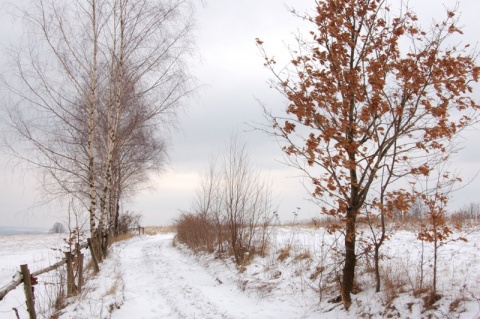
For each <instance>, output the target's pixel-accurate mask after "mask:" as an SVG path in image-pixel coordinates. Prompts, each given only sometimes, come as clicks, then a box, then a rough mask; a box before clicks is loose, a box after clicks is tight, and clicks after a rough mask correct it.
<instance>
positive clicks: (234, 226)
mask: <svg viewBox="0 0 480 319" xmlns="http://www.w3.org/2000/svg"><path fill="white" fill-rule="evenodd" d="M272 203H273V200H272V190H271V184H270V182H269V180H268V178H266V176H264V175H263V174H261V173H260V172H259V171H257V170H256V169H255V168H254V167H253V165H252V164H251V163H250V160H249V156H248V153H247V151H246V144H245V143H244V142H242V141H241V139H240V138H239V137H238V136H237V135H235V136H233V137H232V138H231V140H230V144H229V146H228V148H227V149H226V150H225V152H224V153H222V156H221V157H218V158H217V157H214V158H213V159H212V161H211V163H210V166H209V169H208V170H207V172H206V174H205V177H204V179H203V181H202V183H201V185H200V188H199V190H198V192H197V196H196V198H195V200H194V203H193V210H194V212H195V214H196V216H200V219H199V218H198V217H196V216H195V215H192V214H184V215H183V216H182V217H181V218H180V219H179V220H178V221H177V230H178V231H181V232H182V233H181V236H179V238H184V239H189V240H190V241H192V240H193V241H194V240H195V239H197V240H199V241H201V243H199V245H200V244H201V245H204V244H203V243H204V242H205V241H206V240H205V237H204V236H201V235H198V236H193V235H191V234H190V233H194V232H200V231H201V232H202V233H204V234H206V232H207V230H206V229H210V228H211V227H214V228H215V229H216V231H215V232H216V234H215V237H216V244H217V245H216V246H217V250H218V252H222V251H223V244H224V242H227V243H228V248H229V250H230V254H231V255H232V256H233V257H234V258H235V262H236V263H237V265H239V266H240V265H242V264H243V263H244V262H245V261H246V260H248V258H250V256H253V254H255V253H257V252H258V250H259V249H260V253H261V252H262V250H263V249H264V248H265V244H266V241H267V240H268V238H267V231H268V229H267V226H268V225H269V222H270V220H271V219H272V217H273V216H271V215H272V214H273V211H274V209H273V204H272ZM193 221H195V222H196V223H197V224H198V225H199V226H198V227H192V226H191V225H192V224H193ZM200 225H203V226H204V227H203V228H200ZM208 232H210V230H208ZM207 239H208V240H210V236H209V238H207ZM188 244H189V245H190V246H192V247H193V246H195V243H192V242H189V243H188ZM207 246H208V245H207Z"/></svg>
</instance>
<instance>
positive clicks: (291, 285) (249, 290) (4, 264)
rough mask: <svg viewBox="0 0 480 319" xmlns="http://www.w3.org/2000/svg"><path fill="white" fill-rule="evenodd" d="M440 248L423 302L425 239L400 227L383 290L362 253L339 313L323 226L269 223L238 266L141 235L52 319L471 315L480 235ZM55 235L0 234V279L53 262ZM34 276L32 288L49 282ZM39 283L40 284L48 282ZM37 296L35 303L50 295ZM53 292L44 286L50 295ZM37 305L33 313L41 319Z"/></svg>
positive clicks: (116, 249)
mask: <svg viewBox="0 0 480 319" xmlns="http://www.w3.org/2000/svg"><path fill="white" fill-rule="evenodd" d="M459 236H463V237H466V238H467V239H468V242H463V241H454V242H450V243H448V244H447V245H445V246H443V247H441V248H440V256H439V275H438V292H439V293H440V294H441V295H442V298H441V299H440V300H439V301H437V302H436V303H435V304H434V306H433V307H432V308H431V309H425V307H424V301H423V299H422V298H423V297H425V296H426V295H428V292H427V291H426V289H425V288H428V287H429V285H430V284H431V274H432V267H431V262H432V251H431V245H429V244H424V245H423V246H422V243H421V242H419V241H418V240H416V235H415V233H414V232H411V231H406V230H399V231H397V232H396V233H395V234H393V235H392V237H391V238H390V240H389V241H387V242H386V244H385V246H384V247H383V250H382V253H383V255H384V257H383V260H382V269H381V272H382V278H383V284H384V285H383V287H382V292H380V293H375V292H374V289H373V288H374V281H373V272H372V269H371V262H372V261H371V257H370V256H366V255H363V256H361V257H360V259H359V261H358V268H357V286H358V288H357V293H356V294H355V295H353V300H354V302H353V304H352V307H351V308H350V310H349V312H345V311H344V310H343V307H342V306H341V304H339V303H331V302H330V301H329V300H331V299H332V298H333V297H336V294H337V292H336V288H337V280H338V275H339V271H340V270H341V265H340V260H341V256H340V255H341V246H342V245H341V244H342V238H341V237H340V236H339V235H332V234H329V233H328V232H326V231H325V229H323V228H312V227H274V228H273V229H272V238H273V239H274V240H273V241H272V243H271V245H270V247H269V254H268V255H267V256H265V257H263V258H261V257H258V256H257V257H255V258H254V259H253V260H252V261H251V262H250V263H249V264H248V265H245V267H242V268H241V269H238V268H237V267H236V266H235V265H234V263H233V261H232V260H229V259H219V258H215V257H214V256H210V255H194V254H192V253H191V252H190V251H188V250H187V249H185V248H184V247H182V246H181V245H178V244H176V245H172V243H173V242H174V235H173V234H158V235H153V236H150V235H142V236H136V237H134V238H132V239H130V240H127V241H122V242H118V243H116V244H114V245H113V246H112V249H111V253H110V256H109V258H108V259H107V260H106V261H104V262H103V264H102V265H101V271H100V273H99V274H98V275H97V276H92V275H90V276H89V277H90V278H89V280H88V282H87V284H86V285H85V287H84V289H83V292H82V294H81V295H80V296H78V297H75V298H74V299H72V300H69V305H68V306H67V307H66V308H65V309H63V310H62V315H61V316H60V318H75V319H81V318H85V319H86V318H113V319H127V318H128V319H130V318H152V319H153V318H172V319H177V318H212V319H215V318H232V319H233V318H234V319H237V318H238V319H240V318H272V319H273V318H275V319H281V318H286V319H287V318H480V246H479V245H480V233H479V232H478V231H475V230H470V231H465V230H464V231H463V232H462V233H456V234H455V236H453V237H452V238H456V237H459ZM61 244H62V239H61V236H56V235H22V236H1V237H0V286H3V285H5V284H7V283H8V281H9V279H10V278H11V276H12V274H13V273H14V272H15V271H16V270H17V269H18V265H19V264H21V263H28V264H29V266H30V268H31V269H32V270H35V269H37V267H38V268H41V267H43V266H45V265H47V264H50V263H52V262H55V261H56V259H57V258H59V255H60V254H59V252H58V251H54V250H52V249H51V248H52V247H55V245H57V247H58V246H60V245H61ZM48 280H49V279H48V277H45V278H41V282H40V286H41V285H42V283H43V284H45V283H46V281H48ZM47 286H48V285H47ZM44 294H45V295H46V296H45V297H43V298H39V297H37V301H36V302H37V307H39V308H42V307H43V308H45V306H42V305H40V303H41V302H45V300H48V299H49V297H48V295H49V293H44ZM52 294H53V293H52V292H50V295H52ZM23 299H24V298H23V287H21V286H20V287H18V288H17V289H16V290H15V291H13V292H11V293H10V294H8V295H7V296H6V298H5V300H3V301H0V318H2V319H3V318H6V319H8V318H12V319H15V318H16V316H15V313H14V312H13V311H12V307H16V308H18V309H19V312H20V318H22V319H23V318H27V315H26V312H25V310H24V309H25V306H24V301H23ZM45 314H47V312H46V311H45V310H43V311H40V312H39V316H38V317H39V318H45Z"/></svg>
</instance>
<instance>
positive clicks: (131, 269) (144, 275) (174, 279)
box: [112, 235, 244, 319]
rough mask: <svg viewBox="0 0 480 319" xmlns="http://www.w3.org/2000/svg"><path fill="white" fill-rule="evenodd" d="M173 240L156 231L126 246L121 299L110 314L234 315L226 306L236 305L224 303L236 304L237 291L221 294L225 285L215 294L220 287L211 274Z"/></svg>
mask: <svg viewBox="0 0 480 319" xmlns="http://www.w3.org/2000/svg"><path fill="white" fill-rule="evenodd" d="M171 241H172V235H160V236H154V237H150V238H145V237H143V238H140V239H138V240H133V241H131V243H127V245H125V246H124V248H123V249H122V251H121V255H122V258H121V268H122V273H123V278H124V281H125V302H124V304H123V306H122V307H121V308H120V309H119V310H116V311H114V312H113V313H112V318H113V319H124V318H125V319H126V318H145V319H147V318H172V319H177V318H178V319H180V318H182V319H183V318H185V319H190V318H209V319H238V318H239V317H237V316H234V315H232V314H231V313H228V310H229V309H232V311H235V312H236V313H238V308H237V309H235V308H236V307H233V308H232V307H225V305H226V304H227V305H228V304H234V303H235V299H236V298H237V297H238V295H237V294H236V293H235V292H231V293H230V295H228V292H229V291H227V294H225V289H224V290H222V291H221V295H222V296H221V298H220V299H221V300H219V298H218V297H219V295H220V294H219V293H218V290H219V288H221V287H219V285H218V283H217V282H216V281H215V279H214V278H212V277H211V276H210V275H208V274H207V273H206V272H205V270H204V269H202V268H201V266H199V265H198V264H196V263H195V262H194V261H193V260H191V259H190V258H189V257H188V256H185V255H182V254H181V253H180V252H178V251H177V250H176V249H175V248H173V247H171ZM225 303H226V304H225ZM227 309H228V310H227ZM241 318H244V317H243V316H242V317H241Z"/></svg>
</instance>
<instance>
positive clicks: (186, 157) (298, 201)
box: [0, 0, 480, 228]
mask: <svg viewBox="0 0 480 319" xmlns="http://www.w3.org/2000/svg"><path fill="white" fill-rule="evenodd" d="M2 1H5V0H0V4H1V3H2ZM197 1H198V5H197V20H198V28H197V31H196V34H197V36H196V42H197V47H198V51H199V55H200V58H198V59H197V60H196V61H195V63H194V67H193V69H192V71H193V72H194V74H195V76H196V77H197V78H198V80H199V82H200V83H202V84H203V87H202V89H201V90H200V91H199V94H198V98H197V99H196V100H194V101H191V102H190V103H189V105H188V106H187V107H186V109H185V112H184V113H183V114H180V118H179V124H180V128H179V130H178V131H176V132H175V133H174V134H173V141H172V144H171V152H170V163H169V165H168V168H167V170H166V172H165V173H164V174H162V175H160V176H155V177H154V178H153V179H152V182H151V184H150V187H149V189H146V190H144V191H142V192H140V193H139V194H138V196H136V197H135V198H133V199H132V200H131V201H129V202H128V203H125V206H124V209H129V210H134V211H137V212H140V213H142V214H143V223H144V224H145V225H161V224H163V225H165V224H169V223H171V221H172V220H173V219H174V218H175V217H176V216H178V214H179V211H181V210H188V209H189V208H190V204H191V201H192V198H193V196H194V192H195V189H196V187H197V185H198V181H199V178H200V176H201V174H202V171H203V170H204V169H205V168H206V166H207V164H208V159H209V156H210V155H211V154H212V153H214V152H217V151H219V150H221V148H222V147H224V146H225V145H226V144H227V143H228V140H229V137H230V135H231V134H232V132H237V131H238V132H241V135H242V136H243V137H244V139H245V140H246V141H247V143H248V150H249V153H250V155H251V158H252V162H253V163H255V164H256V165H258V167H259V168H261V169H262V170H265V172H266V173H268V174H269V175H270V176H271V177H272V178H273V179H274V185H275V193H276V201H277V204H278V211H279V213H280V214H281V218H282V219H283V220H287V219H291V218H292V217H293V215H292V212H293V211H295V210H296V207H300V208H301V210H300V216H299V217H300V218H302V219H308V218H311V217H314V216H318V215H317V214H318V208H316V207H315V206H314V205H312V204H311V203H309V202H308V200H307V199H308V194H307V192H306V191H305V189H304V187H303V186H302V183H301V180H300V179H299V178H298V177H297V175H298V173H297V172H296V171H295V170H292V169H291V168H289V167H287V166H285V165H283V164H281V163H280V162H281V161H282V154H281V152H280V150H279V147H278V145H277V144H276V142H275V141H274V140H272V139H271V138H270V137H268V136H265V135H264V134H262V133H260V132H255V131H254V132H251V129H250V126H251V125H252V124H254V123H258V122H261V121H262V120H263V119H262V110H261V107H260V105H259V103H258V101H257V100H260V101H262V102H263V103H265V104H266V105H267V106H268V107H269V108H271V109H274V110H280V109H282V108H283V107H284V106H285V101H284V100H283V98H282V97H281V96H280V95H279V94H278V93H277V92H276V91H274V90H273V89H270V88H269V86H268V84H267V81H268V79H269V77H270V74H269V73H268V72H267V71H266V70H265V69H264V68H263V61H262V58H261V56H260V54H259V52H258V49H257V48H256V45H255V38H261V39H262V40H263V41H264V42H265V44H266V47H267V49H268V50H269V51H270V52H274V53H275V55H276V56H280V57H285V56H286V53H287V50H286V47H285V43H288V42H289V41H291V39H292V34H293V33H295V32H297V31H298V30H299V29H300V30H305V25H304V24H303V23H302V21H300V20H299V19H297V18H295V17H293V16H292V15H291V14H290V13H289V12H288V11H287V9H286V6H285V4H287V5H289V6H294V7H295V8H297V9H298V10H299V11H305V10H307V8H311V7H313V5H314V1H313V0H302V1H300V0H296V1H293V0H287V1H286V2H284V1H281V0H242V1H238V0H237V1H232V0H204V1H202V2H203V3H200V1H199V0H197ZM412 2H413V1H412ZM418 2H419V1H415V3H414V4H413V6H414V8H415V11H416V12H417V13H418V15H419V16H420V17H421V18H422V21H426V22H429V21H430V19H431V18H432V17H434V16H439V15H441V14H442V12H443V10H444V5H445V6H447V7H451V6H452V5H453V4H454V3H455V1H441V0H422V1H421V3H420V4H417V3H418ZM0 8H1V7H0ZM479 9H480V2H478V0H462V1H460V11H461V12H462V16H461V21H462V24H463V25H464V31H465V35H466V39H467V40H466V41H468V42H470V43H477V42H479V40H480V36H479V33H478V32H479V31H478V30H480V22H479V20H480V19H478V16H477V14H476V13H477V12H479ZM0 10H1V9H0ZM0 15H1V16H0V46H1V47H5V46H7V45H8V44H9V43H10V42H12V41H14V39H15V33H16V32H18V30H19V28H17V27H16V26H15V25H14V24H12V22H11V21H9V20H8V18H7V17H6V16H5V13H4V12H1V11H0ZM12 35H13V36H12ZM0 62H4V61H2V57H1V55H0ZM243 132H245V133H243ZM479 133H480V132H479V131H478V130H472V131H470V132H469V133H468V134H467V135H466V136H465V139H464V141H463V146H464V149H463V150H462V151H461V152H460V153H459V155H458V157H457V160H456V162H455V165H456V167H457V168H458V169H459V170H460V171H461V173H462V175H463V176H464V177H465V178H466V179H468V178H471V177H473V176H474V175H475V173H476V172H477V171H478V170H479V169H480V165H479V164H480V150H479V148H478V143H477V140H476V139H477V138H478V135H479ZM0 158H1V159H2V160H1V161H0V164H1V165H2V166H1V167H0V226H28V227H35V226H39V227H46V228H48V227H50V226H51V225H52V224H53V223H54V222H55V221H57V220H63V219H64V218H63V217H62V216H61V209H60V208H58V207H56V206H55V205H47V206H42V207H36V203H37V202H38V201H39V200H40V199H41V198H39V196H40V195H39V192H37V191H36V186H35V182H34V179H33V178H32V176H33V174H32V172H29V171H26V170H25V169H23V168H22V167H12V165H9V164H8V163H7V159H6V158H5V157H4V156H3V157H2V155H0ZM479 193H480V179H478V178H477V179H476V180H474V181H473V182H471V183H470V184H468V185H466V186H465V188H463V189H462V190H460V191H458V192H457V193H456V194H455V196H454V200H453V201H452V204H451V206H452V208H456V207H459V206H462V205H463V204H466V203H469V202H472V201H478V194H479Z"/></svg>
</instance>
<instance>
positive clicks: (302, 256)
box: [293, 249, 312, 262]
mask: <svg viewBox="0 0 480 319" xmlns="http://www.w3.org/2000/svg"><path fill="white" fill-rule="evenodd" d="M305 259H312V254H311V253H310V251H309V250H307V249H305V250H304V251H302V252H301V253H299V254H297V255H296V256H295V258H294V259H293V261H294V262H299V261H301V260H305Z"/></svg>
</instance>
